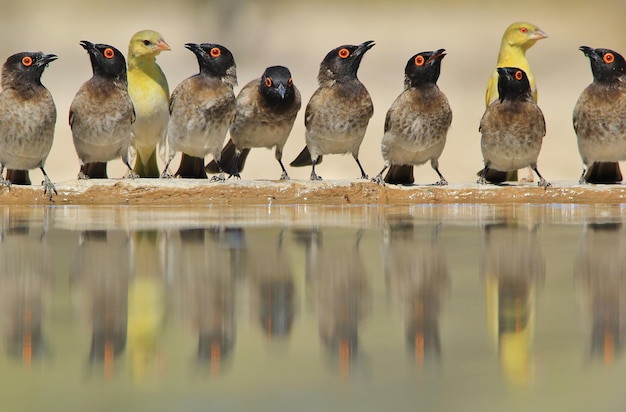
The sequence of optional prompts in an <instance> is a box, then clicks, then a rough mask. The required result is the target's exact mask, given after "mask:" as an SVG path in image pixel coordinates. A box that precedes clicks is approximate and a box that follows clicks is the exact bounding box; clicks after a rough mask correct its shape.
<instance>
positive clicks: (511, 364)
mask: <svg viewBox="0 0 626 412" xmlns="http://www.w3.org/2000/svg"><path fill="white" fill-rule="evenodd" d="M535 229H536V228H535V227H532V228H529V227H524V226H521V225H516V224H513V223H496V224H488V225H486V227H485V229H484V245H483V254H482V260H481V274H482V276H483V278H484V281H485V285H486V300H487V327H488V330H489V333H490V335H491V336H492V337H493V338H494V339H495V340H496V343H497V346H498V352H499V357H500V365H501V367H502V370H503V372H504V373H505V376H506V378H507V380H508V381H509V383H511V384H512V385H515V386H519V387H524V386H526V385H528V384H529V383H531V380H532V378H533V376H532V373H533V371H532V367H533V365H532V353H533V347H532V346H533V338H534V336H533V335H534V332H535V315H536V294H537V288H538V287H539V286H540V285H542V284H543V282H544V279H545V260H544V257H543V255H542V253H541V247H540V245H539V241H538V240H537V235H536V230H535Z"/></svg>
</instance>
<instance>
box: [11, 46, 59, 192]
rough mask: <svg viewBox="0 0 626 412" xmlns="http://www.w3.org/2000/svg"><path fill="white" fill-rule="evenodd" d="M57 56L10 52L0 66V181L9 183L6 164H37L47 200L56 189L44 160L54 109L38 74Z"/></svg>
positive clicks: (21, 166)
mask: <svg viewBox="0 0 626 412" xmlns="http://www.w3.org/2000/svg"><path fill="white" fill-rule="evenodd" d="M56 59H57V56H56V55H54V54H44V53H42V52H35V53H31V52H23V53H17V54H14V55H12V56H9V58H8V59H7V60H6V62H5V63H4V65H3V66H2V92H1V93H0V136H2V139H0V185H4V186H7V187H9V188H10V185H11V181H10V180H6V179H4V178H3V177H2V172H3V171H4V169H5V168H8V169H12V170H18V171H22V170H26V171H27V170H30V169H35V168H39V169H40V170H41V173H43V176H44V181H43V183H42V184H43V187H44V194H47V195H48V196H49V198H50V200H52V194H53V193H55V194H56V193H57V190H56V188H55V187H54V184H53V183H52V182H51V181H50V178H49V177H48V174H47V173H46V171H45V170H44V163H45V162H46V158H47V157H48V154H49V153H50V149H51V148H52V141H53V139H54V126H55V123H56V118H57V111H56V106H55V104H54V100H53V99H52V95H51V94H50V92H49V91H48V89H46V87H45V86H44V85H43V84H41V75H42V74H43V71H44V69H45V68H46V67H47V66H48V64H49V63H50V62H52V61H54V60H56Z"/></svg>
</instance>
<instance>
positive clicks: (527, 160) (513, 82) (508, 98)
mask: <svg viewBox="0 0 626 412" xmlns="http://www.w3.org/2000/svg"><path fill="white" fill-rule="evenodd" d="M498 75H499V78H498V95H499V96H498V100H497V101H495V102H494V103H492V104H491V105H489V107H487V110H486V111H485V113H484V115H483V117H482V119H481V120H480V128H479V131H480V132H481V134H482V137H481V140H480V147H481V149H482V153H483V158H484V162H485V167H484V168H483V170H482V172H481V173H480V178H479V179H478V183H480V184H485V183H487V180H486V178H485V175H486V174H487V171H488V170H489V169H495V170H499V171H501V172H508V171H511V170H517V169H521V168H524V167H526V166H530V167H531V168H532V169H533V170H534V171H535V173H536V174H537V177H539V182H538V184H539V186H542V187H543V188H544V189H545V188H547V187H548V186H550V183H548V182H547V181H546V180H545V179H544V178H543V177H542V176H541V174H540V173H539V171H538V170H537V158H538V157H539V151H540V150H541V144H542V142H543V137H544V136H545V134H546V124H545V120H544V117H543V113H542V112H541V109H539V106H537V103H535V101H534V100H533V96H532V94H531V89H530V83H529V82H528V77H527V76H526V73H524V71H523V70H521V69H519V68H517V67H499V68H498Z"/></svg>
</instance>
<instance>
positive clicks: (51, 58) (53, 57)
mask: <svg viewBox="0 0 626 412" xmlns="http://www.w3.org/2000/svg"><path fill="white" fill-rule="evenodd" d="M58 58H59V57H58V56H57V55H56V54H44V55H43V56H42V57H41V59H40V60H38V61H37V64H38V65H39V66H45V65H47V64H48V63H50V62H53V61H55V60H56V59H58Z"/></svg>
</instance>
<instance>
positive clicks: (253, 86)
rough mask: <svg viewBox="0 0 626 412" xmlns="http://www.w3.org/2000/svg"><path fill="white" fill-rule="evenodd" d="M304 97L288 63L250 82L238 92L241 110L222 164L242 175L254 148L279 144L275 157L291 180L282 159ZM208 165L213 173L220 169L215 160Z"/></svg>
mask: <svg viewBox="0 0 626 412" xmlns="http://www.w3.org/2000/svg"><path fill="white" fill-rule="evenodd" d="M301 101H302V100H301V96H300V91H299V90H298V88H297V87H296V86H295V84H293V79H292V77H291V72H290V71H289V69H288V68H287V67H284V66H271V67H268V68H266V69H265V71H264V72H263V75H262V76H261V77H260V78H257V79H254V80H252V81H250V82H249V83H248V84H246V85H245V86H244V87H243V88H242V89H241V91H240V92H239V94H238V95H237V113H236V114H235V120H234V121H233V124H232V125H231V126H230V140H229V141H228V142H227V143H226V146H224V149H223V150H222V154H221V163H222V167H224V169H225V170H227V171H230V175H231V176H234V177H236V178H240V177H241V176H240V175H239V172H240V171H242V170H243V166H244V163H245V159H246V157H247V155H248V153H249V152H250V149H251V148H253V147H267V148H268V149H271V148H272V147H275V148H276V151H275V157H276V160H277V161H278V163H279V164H280V168H281V169H282V174H281V175H280V179H281V180H289V174H288V173H287V170H286V169H285V166H284V165H283V161H282V157H283V148H284V147H285V143H286V142H287V138H288V137H289V133H290V132H291V129H292V127H293V124H294V122H295V120H296V116H297V114H298V111H299V110H300V106H301ZM206 168H207V171H208V172H210V173H218V172H219V170H218V168H217V163H216V162H215V160H213V161H211V162H210V163H209V164H208V165H207V167H206Z"/></svg>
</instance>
